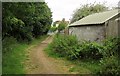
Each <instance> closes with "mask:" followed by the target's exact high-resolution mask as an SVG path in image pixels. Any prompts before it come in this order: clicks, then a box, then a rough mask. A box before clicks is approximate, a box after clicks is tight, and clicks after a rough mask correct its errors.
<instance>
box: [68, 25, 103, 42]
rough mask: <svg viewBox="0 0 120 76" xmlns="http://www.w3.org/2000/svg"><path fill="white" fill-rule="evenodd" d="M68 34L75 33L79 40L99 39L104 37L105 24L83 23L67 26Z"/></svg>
mask: <svg viewBox="0 0 120 76" xmlns="http://www.w3.org/2000/svg"><path fill="white" fill-rule="evenodd" d="M69 34H71V35H76V36H77V38H78V40H79V41H81V40H87V41H101V40H103V39H104V37H105V26H103V25H91V26H87V25H85V26H79V27H69Z"/></svg>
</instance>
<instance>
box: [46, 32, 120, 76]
mask: <svg viewBox="0 0 120 76" xmlns="http://www.w3.org/2000/svg"><path fill="white" fill-rule="evenodd" d="M119 46H120V38H111V39H106V40H105V41H103V42H102V44H101V43H97V42H87V41H83V42H79V41H78V40H77V38H76V37H75V36H68V35H59V34H57V35H56V36H55V37H54V39H53V42H52V43H51V44H49V46H48V47H47V48H46V50H45V51H46V52H47V53H48V54H49V56H53V57H61V58H66V59H67V60H69V61H72V62H71V63H73V64H76V66H75V67H72V68H71V69H70V71H78V72H79V73H81V71H80V70H82V69H83V68H84V69H83V70H85V69H88V70H89V71H90V72H89V71H88V72H85V71H83V72H84V73H90V74H97V75H104V74H106V75H114V76H117V75H119V74H120V65H119V64H118V47H119Z"/></svg>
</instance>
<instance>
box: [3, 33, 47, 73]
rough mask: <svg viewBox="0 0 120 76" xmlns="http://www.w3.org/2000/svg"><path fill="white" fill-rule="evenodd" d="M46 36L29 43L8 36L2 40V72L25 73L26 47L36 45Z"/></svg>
mask: <svg viewBox="0 0 120 76" xmlns="http://www.w3.org/2000/svg"><path fill="white" fill-rule="evenodd" d="M46 37H47V36H46V35H45V36H41V37H39V38H37V39H35V40H33V41H32V42H31V43H30V44H27V43H20V42H17V41H16V39H15V38H13V37H9V38H5V39H4V40H3V49H2V50H3V65H2V67H3V70H2V71H3V74H25V72H26V71H25V64H24V62H25V60H26V59H27V56H26V53H27V51H26V50H27V49H28V48H29V47H31V46H33V45H37V44H38V43H40V42H41V41H42V40H44V39H45V38H46Z"/></svg>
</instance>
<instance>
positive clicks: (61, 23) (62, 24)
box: [58, 18, 68, 32]
mask: <svg viewBox="0 0 120 76" xmlns="http://www.w3.org/2000/svg"><path fill="white" fill-rule="evenodd" d="M67 25H68V23H67V22H66V21H65V19H64V18H63V19H62V21H61V22H60V23H59V26H58V32H60V31H62V30H64V29H65V27H67Z"/></svg>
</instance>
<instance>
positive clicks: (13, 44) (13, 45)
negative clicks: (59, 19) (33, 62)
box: [2, 2, 52, 74]
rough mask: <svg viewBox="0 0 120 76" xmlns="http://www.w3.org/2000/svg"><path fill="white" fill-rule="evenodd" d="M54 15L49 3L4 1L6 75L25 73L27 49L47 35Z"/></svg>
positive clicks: (4, 71) (4, 64) (4, 62)
mask: <svg viewBox="0 0 120 76" xmlns="http://www.w3.org/2000/svg"><path fill="white" fill-rule="evenodd" d="M51 17H52V12H51V10H50V8H49V7H48V6H47V3H45V2H15V3H14V2H3V3H2V42H3V47H2V54H3V66H2V69H3V74H25V70H24V65H23V63H24V61H25V59H26V56H25V54H26V51H25V50H26V49H27V48H28V47H30V46H32V45H34V44H36V43H39V42H40V41H41V36H43V38H42V39H44V38H45V36H44V35H46V34H47V32H48V31H49V29H50V26H51V23H52V18H51ZM39 37H40V38H39ZM39 40H40V41H39Z"/></svg>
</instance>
